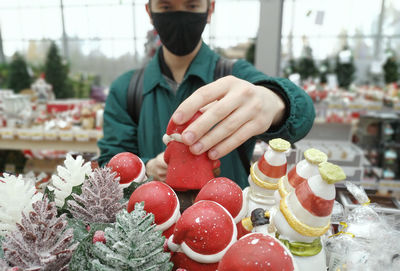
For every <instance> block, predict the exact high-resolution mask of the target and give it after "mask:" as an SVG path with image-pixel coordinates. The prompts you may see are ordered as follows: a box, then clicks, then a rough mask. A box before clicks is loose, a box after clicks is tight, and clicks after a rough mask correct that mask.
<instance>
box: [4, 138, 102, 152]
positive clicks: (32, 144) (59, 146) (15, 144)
mask: <svg viewBox="0 0 400 271" xmlns="http://www.w3.org/2000/svg"><path fill="white" fill-rule="evenodd" d="M0 149H3V150H59V151H79V152H92V153H98V152H99V149H98V147H97V141H96V140H89V141H77V140H73V141H64V140H24V139H0Z"/></svg>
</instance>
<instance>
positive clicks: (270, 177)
mask: <svg viewBox="0 0 400 271" xmlns="http://www.w3.org/2000/svg"><path fill="white" fill-rule="evenodd" d="M268 145H269V146H268V148H267V151H266V152H265V153H264V155H263V156H261V157H260V159H259V160H258V161H257V162H255V163H254V164H253V165H252V166H251V168H250V175H249V178H248V181H249V185H250V186H249V187H246V188H245V190H244V191H243V192H244V194H247V198H248V211H247V216H250V215H251V212H252V211H253V210H254V209H257V208H262V209H265V210H266V211H269V210H270V209H271V208H272V207H273V206H275V204H276V203H275V197H274V193H275V191H276V190H277V189H278V187H279V184H278V182H279V179H280V178H282V177H283V176H285V175H286V172H287V159H286V154H287V152H288V151H289V150H290V143H289V142H288V141H286V140H284V139H281V138H276V139H272V140H270V141H269V142H268Z"/></svg>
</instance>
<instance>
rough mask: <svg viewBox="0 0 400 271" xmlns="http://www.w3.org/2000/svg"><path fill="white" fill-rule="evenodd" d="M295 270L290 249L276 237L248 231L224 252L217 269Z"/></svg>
mask: <svg viewBox="0 0 400 271" xmlns="http://www.w3.org/2000/svg"><path fill="white" fill-rule="evenodd" d="M238 270H240V271H265V270H269V271H282V270H285V271H295V270H297V268H296V264H295V261H294V259H293V256H292V254H291V253H290V251H289V250H288V249H287V248H286V247H285V246H284V245H283V244H282V243H281V242H280V241H279V240H278V239H276V238H274V237H272V236H270V235H266V234H262V233H250V234H247V235H245V236H243V237H242V238H241V239H240V240H239V241H237V242H236V243H235V244H233V246H232V247H231V248H229V250H228V251H227V252H226V253H225V255H224V257H223V258H222V260H221V261H220V262H219V264H218V271H238Z"/></svg>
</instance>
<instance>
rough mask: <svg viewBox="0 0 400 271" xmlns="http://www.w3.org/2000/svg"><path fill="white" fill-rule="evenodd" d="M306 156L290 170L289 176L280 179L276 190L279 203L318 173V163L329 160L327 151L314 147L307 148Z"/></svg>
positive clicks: (276, 198)
mask: <svg viewBox="0 0 400 271" xmlns="http://www.w3.org/2000/svg"><path fill="white" fill-rule="evenodd" d="M304 158H305V159H303V160H301V161H300V162H299V163H297V164H296V166H295V167H293V168H292V169H291V170H290V171H289V173H288V174H287V176H286V175H285V176H283V177H282V178H281V179H280V180H279V188H278V190H277V191H275V200H276V203H277V204H278V205H279V202H280V200H281V198H282V197H284V196H286V195H287V194H288V193H289V192H292V191H293V190H294V189H295V188H296V186H297V185H299V184H300V183H302V182H304V181H307V179H309V178H310V177H312V176H314V175H318V174H319V171H318V165H319V164H321V163H323V162H326V161H327V160H328V156H327V155H326V154H325V153H323V152H322V151H320V150H317V149H314V148H311V149H307V150H306V151H305V152H304Z"/></svg>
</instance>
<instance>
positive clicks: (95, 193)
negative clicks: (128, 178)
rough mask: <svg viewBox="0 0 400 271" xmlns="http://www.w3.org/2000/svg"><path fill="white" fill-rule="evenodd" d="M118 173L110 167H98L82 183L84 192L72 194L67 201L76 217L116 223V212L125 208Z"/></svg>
mask: <svg viewBox="0 0 400 271" xmlns="http://www.w3.org/2000/svg"><path fill="white" fill-rule="evenodd" d="M116 175H117V173H115V172H111V169H110V168H96V169H95V170H94V171H93V173H92V174H91V175H90V176H89V178H88V179H87V180H86V181H85V182H84V183H83V185H82V194H81V195H76V194H72V197H73V198H74V200H70V201H68V202H67V204H68V210H69V211H70V213H71V214H72V216H73V217H74V218H75V219H79V220H82V221H84V222H86V223H114V222H115V218H116V217H115V216H116V214H117V213H118V212H119V211H121V210H122V209H123V208H124V205H123V204H121V201H122V199H123V195H124V194H123V192H122V188H121V187H120V185H119V183H118V180H116Z"/></svg>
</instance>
